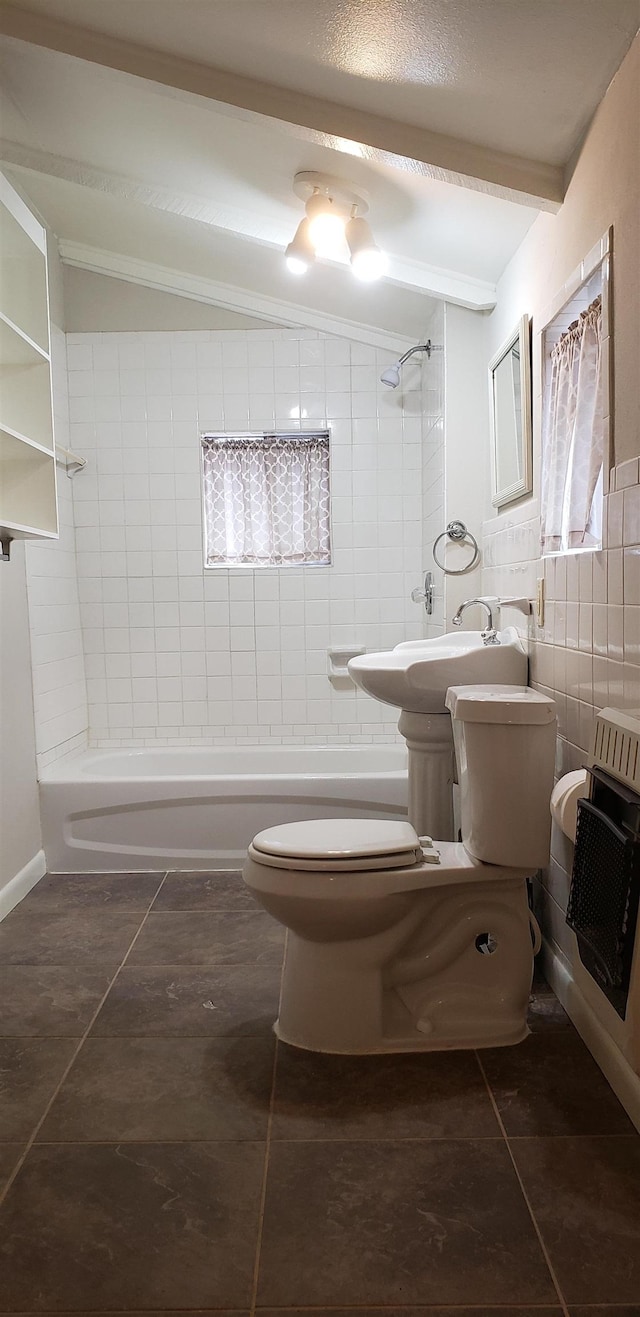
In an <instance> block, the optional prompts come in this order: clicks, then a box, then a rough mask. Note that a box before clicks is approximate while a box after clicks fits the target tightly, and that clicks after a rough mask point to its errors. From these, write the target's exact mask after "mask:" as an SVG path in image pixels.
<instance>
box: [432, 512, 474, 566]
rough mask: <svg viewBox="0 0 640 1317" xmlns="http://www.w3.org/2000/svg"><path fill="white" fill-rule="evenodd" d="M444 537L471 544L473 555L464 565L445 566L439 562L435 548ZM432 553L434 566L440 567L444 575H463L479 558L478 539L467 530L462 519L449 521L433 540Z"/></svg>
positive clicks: (459, 542) (455, 541)
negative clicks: (445, 527)
mask: <svg viewBox="0 0 640 1317" xmlns="http://www.w3.org/2000/svg"><path fill="white" fill-rule="evenodd" d="M444 539H449V540H453V541H454V543H458V544H461V543H464V542H467V543H468V544H469V547H471V546H473V557H472V559H471V561H470V562H468V563H467V564H466V566H465V567H445V565H444V563H443V562H440V559H439V557H438V555H437V553H436V549H437V548H438V545H439V543H440V540H444ZM432 553H433V561H434V562H435V564H436V566H437V567H439V568H440V571H441V572H444V574H445V576H464V574H465V572H470V571H471V568H472V567H475V565H476V563H477V562H478V560H479V558H480V550H479V548H478V541H477V539H476V537H475V535H472V534H471V531H470V530H467V527H466V526H465V524H464V521H450V522H449V525H448V526H447V529H446V530H443V531H442V533H441V534H440V535H438V536H437V538H436V539H435V540H434V542H433V549H432Z"/></svg>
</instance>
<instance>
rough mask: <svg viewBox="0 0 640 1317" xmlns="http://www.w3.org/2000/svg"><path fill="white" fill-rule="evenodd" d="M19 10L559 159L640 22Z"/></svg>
mask: <svg viewBox="0 0 640 1317" xmlns="http://www.w3.org/2000/svg"><path fill="white" fill-rule="evenodd" d="M14 3H15V0H14ZM17 6H18V7H19V8H21V9H23V10H31V11H33V12H36V11H37V12H38V13H39V14H41V15H46V16H47V17H48V18H49V19H53V18H58V19H61V20H63V21H65V22H68V23H73V24H77V25H79V26H83V27H85V28H90V29H93V30H94V31H98V32H102V33H106V34H108V35H111V36H116V37H118V38H120V39H123V40H126V41H130V42H134V43H137V44H139V45H141V46H147V47H151V48H153V49H156V50H161V51H164V52H168V53H170V54H172V55H174V56H182V57H184V58H188V59H191V60H197V61H199V62H200V63H206V64H210V65H211V66H212V67H215V68H219V69H223V70H227V71H230V72H233V73H237V74H242V75H244V76H247V77H250V78H254V79H259V80H262V81H264V82H269V83H272V84H275V85H277V86H280V87H283V88H287V89H289V90H293V91H297V92H304V93H308V94H310V95H315V96H318V97H323V98H325V99H328V100H333V101H335V102H336V103H338V104H342V105H345V106H351V107H355V108H358V109H361V110H367V111H369V112H373V113H375V114H378V115H383V116H385V117H386V118H389V119H394V120H397V121H401V122H404V123H407V124H412V125H417V126H420V127H422V128H427V129H430V130H431V131H434V132H438V133H442V134H446V135H450V136H453V137H456V138H462V139H464V140H466V141H469V142H473V143H477V144H482V145H484V146H487V147H491V148H493V149H496V150H500V151H504V152H510V153H515V154H517V155H519V156H527V157H530V158H531V159H535V160H541V161H546V162H548V163H555V164H558V163H563V162H565V161H566V160H567V159H568V157H569V156H570V154H571V152H572V150H573V149H574V147H575V145H576V143H577V141H578V139H579V137H580V135H581V133H582V132H583V131H584V128H585V127H586V125H587V123H588V121H589V119H590V117H591V115H592V114H593V111H594V110H595V108H596V106H597V104H598V102H599V100H600V99H601V97H602V95H603V93H604V91H605V90H606V87H607V85H608V83H609V81H610V80H611V77H612V76H613V74H614V73H615V71H616V69H617V68H618V66H619V64H620V63H621V60H622V58H623V56H624V53H625V51H626V49H627V48H628V46H629V44H630V42H631V40H632V39H633V36H634V34H635V32H636V31H637V29H638V25H639V23H640V3H639V0H108V3H105V0H17Z"/></svg>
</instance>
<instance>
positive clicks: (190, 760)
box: [40, 745, 407, 873]
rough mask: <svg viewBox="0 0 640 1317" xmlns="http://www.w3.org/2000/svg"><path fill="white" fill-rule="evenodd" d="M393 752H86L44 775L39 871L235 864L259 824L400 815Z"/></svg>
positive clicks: (402, 771)
mask: <svg viewBox="0 0 640 1317" xmlns="http://www.w3.org/2000/svg"><path fill="white" fill-rule="evenodd" d="M406 762H407V760H406V751H405V748H404V746H402V745H371V746H367V745H354V746H350V745H347V746H297V745H295V746H265V745H260V746H242V747H240V746H229V747H228V748H225V747H223V746H221V747H212V748H211V749H206V748H202V749H201V748H200V747H195V746H194V747H191V746H185V747H176V748H167V749H165V748H159V749H145V750H134V749H131V750H89V751H87V753H86V754H84V755H81V756H79V757H78V758H75V759H67V760H61V761H60V762H59V763H57V764H53V765H52V766H51V767H50V768H48V769H46V770H45V771H44V772H43V773H42V776H41V782H40V805H41V813H42V833H43V844H44V850H45V855H46V857H47V867H48V869H49V872H51V873H85V872H86V873H91V872H97V871H99V870H103V871H104V870H107V871H109V870H113V871H116V870H122V871H123V872H131V871H135V870H144V869H225V868H234V867H238V866H239V865H240V864H241V863H242V861H243V860H244V855H245V852H246V849H247V846H248V844H249V842H250V841H251V838H252V837H253V836H254V835H255V833H256V832H259V831H260V830H261V828H267V827H271V826H272V825H273V824H276V823H294V822H296V821H298V820H300V819H307V818H308V819H313V818H348V817H350V816H355V817H359V818H402V817H404V815H405V814H406V806H407V769H406Z"/></svg>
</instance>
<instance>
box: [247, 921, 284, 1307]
mask: <svg viewBox="0 0 640 1317" xmlns="http://www.w3.org/2000/svg"><path fill="white" fill-rule="evenodd" d="M286 949H287V944H286V936H285V946H284V951H283V954H282V969H281V971H280V994H279V997H278V1014H279V1013H280V998H281V996H282V983H283V979H284V958H285V954H286ZM279 1046H280V1044H279V1041H278V1038H277V1037H276V1045H275V1050H274V1055H273V1071H272V1075H271V1094H270V1096H269V1119H268V1121H267V1138H266V1146H265V1150H264V1169H263V1174H262V1186H261V1191H260V1208H259V1211H258V1233H257V1236H256V1255H255V1261H254V1267H253V1282H252V1286H251V1297H250V1300H249V1317H256V1305H257V1302H258V1281H259V1277H260V1257H261V1252H262V1233H263V1229H264V1212H265V1206H266V1201H267V1183H268V1179H269V1158H270V1154H271V1130H272V1127H273V1108H274V1105H275V1096H276V1077H277V1073H278V1049H279Z"/></svg>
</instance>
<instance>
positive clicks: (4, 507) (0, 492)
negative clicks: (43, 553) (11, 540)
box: [0, 431, 58, 535]
mask: <svg viewBox="0 0 640 1317" xmlns="http://www.w3.org/2000/svg"><path fill="white" fill-rule="evenodd" d="M54 467H55V457H54V455H53V453H45V452H42V450H41V449H40V448H35V447H34V446H33V445H32V444H25V443H24V442H23V440H22V439H16V438H15V437H14V435H11V434H7V432H6V431H0V528H1V529H2V531H3V533H9V534H17V535H27V534H30V535H40V534H44V535H56V534H57V531H58V517H57V510H56V487H55V471H54Z"/></svg>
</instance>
